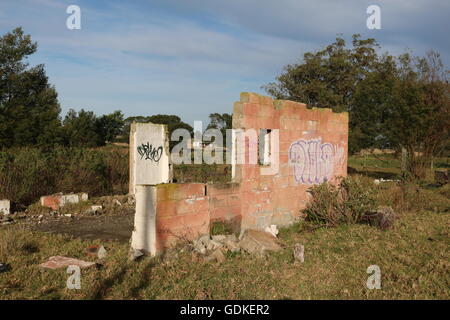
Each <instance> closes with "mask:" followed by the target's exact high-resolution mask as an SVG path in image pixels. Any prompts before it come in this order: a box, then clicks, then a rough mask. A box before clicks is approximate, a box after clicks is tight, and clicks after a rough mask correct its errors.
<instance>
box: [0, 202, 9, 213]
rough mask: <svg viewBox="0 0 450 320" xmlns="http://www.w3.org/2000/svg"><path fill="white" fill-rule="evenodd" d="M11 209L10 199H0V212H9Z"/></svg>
mask: <svg viewBox="0 0 450 320" xmlns="http://www.w3.org/2000/svg"><path fill="white" fill-rule="evenodd" d="M10 210H11V201H9V200H6V199H5V200H0V214H1V213H3V214H4V215H7V214H10V213H11V212H10Z"/></svg>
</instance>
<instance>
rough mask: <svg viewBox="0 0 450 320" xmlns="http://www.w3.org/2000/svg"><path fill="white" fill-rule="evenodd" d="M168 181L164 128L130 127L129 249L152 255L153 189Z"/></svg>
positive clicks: (150, 124)
mask: <svg viewBox="0 0 450 320" xmlns="http://www.w3.org/2000/svg"><path fill="white" fill-rule="evenodd" d="M171 179H172V174H171V165H170V154H169V138H168V130H167V126H166V125H161V124H153V123H132V124H131V132H130V193H132V194H135V197H136V213H135V217H134V230H133V234H132V236H131V248H132V249H133V250H141V251H143V252H145V253H149V254H151V255H155V254H156V203H157V199H156V185H157V184H160V183H167V182H170V181H171Z"/></svg>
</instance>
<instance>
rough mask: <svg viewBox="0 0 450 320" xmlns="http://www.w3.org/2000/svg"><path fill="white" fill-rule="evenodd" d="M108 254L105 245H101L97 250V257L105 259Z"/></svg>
mask: <svg viewBox="0 0 450 320" xmlns="http://www.w3.org/2000/svg"><path fill="white" fill-rule="evenodd" d="M107 255H108V253H107V252H106V249H105V247H104V246H100V248H98V251H97V257H98V258H99V259H105V258H106V256H107Z"/></svg>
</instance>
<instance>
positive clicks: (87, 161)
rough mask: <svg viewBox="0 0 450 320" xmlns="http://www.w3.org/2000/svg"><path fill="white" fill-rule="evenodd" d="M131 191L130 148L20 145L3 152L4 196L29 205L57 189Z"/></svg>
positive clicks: (0, 190) (0, 183) (0, 192)
mask: <svg viewBox="0 0 450 320" xmlns="http://www.w3.org/2000/svg"><path fill="white" fill-rule="evenodd" d="M127 191H128V151H127V149H124V148H118V147H104V148H98V149H87V148H64V147H55V148H52V149H40V148H31V147H29V148H18V149H9V150H6V151H1V152H0V199H2V198H6V199H9V200H11V201H13V202H14V203H16V204H21V205H29V204H30V203H33V202H34V201H36V200H38V199H39V197H40V196H42V195H46V194H52V193H56V192H65V193H68V192H88V193H89V194H90V195H91V196H102V195H108V194H112V193H126V192H127Z"/></svg>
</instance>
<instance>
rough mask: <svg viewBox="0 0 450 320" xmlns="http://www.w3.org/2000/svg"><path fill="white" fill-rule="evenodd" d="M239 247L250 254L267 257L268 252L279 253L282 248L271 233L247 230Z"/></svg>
mask: <svg viewBox="0 0 450 320" xmlns="http://www.w3.org/2000/svg"><path fill="white" fill-rule="evenodd" d="M239 246H240V247H241V248H242V249H243V250H245V251H247V252H248V253H250V254H259V255H261V256H263V255H265V254H266V253H267V251H278V250H280V249H281V246H280V245H279V244H278V242H277V238H276V237H274V236H273V235H272V234H271V233H268V232H265V231H259V230H252V229H247V230H245V232H244V233H243V234H242V236H241V240H240V241H239Z"/></svg>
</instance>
